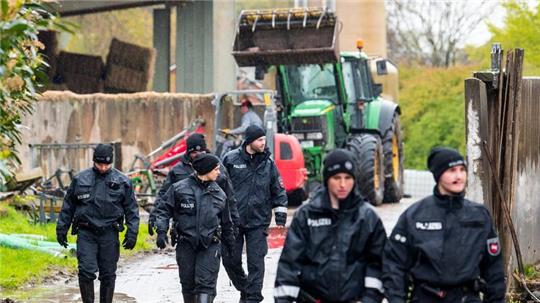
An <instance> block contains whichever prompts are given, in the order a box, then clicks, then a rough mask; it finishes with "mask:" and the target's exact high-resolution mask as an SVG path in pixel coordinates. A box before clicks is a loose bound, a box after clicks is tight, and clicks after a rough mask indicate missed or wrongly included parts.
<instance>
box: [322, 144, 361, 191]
mask: <svg viewBox="0 0 540 303" xmlns="http://www.w3.org/2000/svg"><path fill="white" fill-rule="evenodd" d="M355 168H356V167H355V164H354V155H353V154H352V153H351V152H350V151H348V150H345V149H341V148H338V149H335V150H333V151H332V152H330V153H329V154H328V155H327V156H326V158H324V163H323V178H324V184H325V185H326V183H327V181H328V179H330V177H332V176H333V175H337V174H339V173H346V174H349V175H351V176H352V177H353V178H355V179H356V175H355V171H356V169H355Z"/></svg>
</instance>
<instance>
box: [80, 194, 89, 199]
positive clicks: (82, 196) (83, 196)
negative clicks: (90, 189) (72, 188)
mask: <svg viewBox="0 0 540 303" xmlns="http://www.w3.org/2000/svg"><path fill="white" fill-rule="evenodd" d="M88 198H90V194H82V195H78V196H77V199H79V200H83V199H88Z"/></svg>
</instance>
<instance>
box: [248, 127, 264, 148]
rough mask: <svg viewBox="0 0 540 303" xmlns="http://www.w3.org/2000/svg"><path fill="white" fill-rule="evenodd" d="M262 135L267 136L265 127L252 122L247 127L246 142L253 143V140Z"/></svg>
mask: <svg viewBox="0 0 540 303" xmlns="http://www.w3.org/2000/svg"><path fill="white" fill-rule="evenodd" d="M262 136H266V132H265V131H264V129H263V128H262V127H260V126H259V125H257V124H252V125H250V126H248V128H247V129H246V133H245V144H246V145H248V144H251V142H253V141H255V140H257V139H259V138H260V137H262Z"/></svg>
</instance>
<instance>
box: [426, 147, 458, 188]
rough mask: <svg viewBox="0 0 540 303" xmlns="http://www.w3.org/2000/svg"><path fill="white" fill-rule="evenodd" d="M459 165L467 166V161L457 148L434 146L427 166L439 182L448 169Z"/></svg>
mask: <svg viewBox="0 0 540 303" xmlns="http://www.w3.org/2000/svg"><path fill="white" fill-rule="evenodd" d="M458 165H465V166H467V163H466V162H465V159H464V158H463V156H462V155H461V154H460V153H459V152H458V151H457V150H455V149H453V148H448V147H435V148H433V149H432V150H431V152H430V153H429V156H428V159H427V166H428V168H429V170H430V171H431V173H433V178H435V182H437V183H439V178H440V177H441V175H442V174H443V173H444V172H445V171H446V170H447V169H449V168H452V167H454V166H458Z"/></svg>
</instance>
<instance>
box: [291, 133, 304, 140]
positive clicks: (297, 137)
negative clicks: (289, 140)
mask: <svg viewBox="0 0 540 303" xmlns="http://www.w3.org/2000/svg"><path fill="white" fill-rule="evenodd" d="M292 135H293V136H295V137H296V139H298V140H299V141H301V140H304V139H305V136H304V134H303V133H292Z"/></svg>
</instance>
